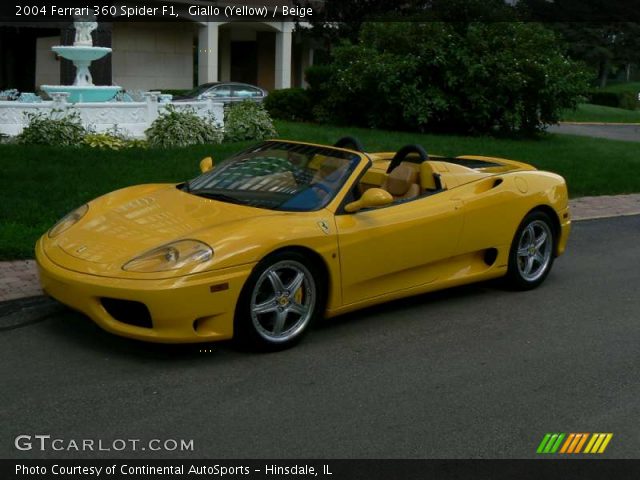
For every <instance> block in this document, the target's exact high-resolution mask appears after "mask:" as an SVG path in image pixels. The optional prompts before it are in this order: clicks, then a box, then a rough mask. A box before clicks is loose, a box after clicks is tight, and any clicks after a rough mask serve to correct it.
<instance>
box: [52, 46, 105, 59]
mask: <svg viewBox="0 0 640 480" xmlns="http://www.w3.org/2000/svg"><path fill="white" fill-rule="evenodd" d="M51 50H53V51H54V52H56V53H57V54H58V55H60V56H61V57H62V58H66V59H67V60H71V61H72V62H73V61H81V62H93V61H94V60H98V59H100V58H102V57H104V56H105V55H107V54H108V53H110V52H111V49H110V48H109V47H88V46H86V47H85V46H77V45H57V46H55V47H51Z"/></svg>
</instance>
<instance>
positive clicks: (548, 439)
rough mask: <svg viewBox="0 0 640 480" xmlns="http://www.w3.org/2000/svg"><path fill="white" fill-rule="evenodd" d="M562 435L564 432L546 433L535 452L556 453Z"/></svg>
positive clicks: (562, 437) (563, 435)
mask: <svg viewBox="0 0 640 480" xmlns="http://www.w3.org/2000/svg"><path fill="white" fill-rule="evenodd" d="M564 437H565V434H564V433H547V434H546V435H545V436H544V437H543V438H542V441H541V442H540V445H538V450H537V453H556V452H557V451H558V448H560V444H561V443H562V440H563V439H564Z"/></svg>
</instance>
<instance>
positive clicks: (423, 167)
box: [420, 162, 438, 192]
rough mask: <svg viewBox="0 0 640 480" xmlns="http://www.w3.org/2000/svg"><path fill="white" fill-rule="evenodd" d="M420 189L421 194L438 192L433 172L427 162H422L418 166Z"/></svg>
mask: <svg viewBox="0 0 640 480" xmlns="http://www.w3.org/2000/svg"><path fill="white" fill-rule="evenodd" d="M420 188H421V189H422V191H423V192H425V191H426V192H433V191H435V190H438V185H437V184H436V177H435V172H434V171H433V167H432V166H431V164H430V163H429V162H422V163H421V164H420Z"/></svg>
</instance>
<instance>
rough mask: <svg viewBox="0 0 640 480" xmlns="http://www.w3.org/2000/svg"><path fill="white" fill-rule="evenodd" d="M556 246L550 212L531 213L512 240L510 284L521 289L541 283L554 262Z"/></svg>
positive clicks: (509, 269)
mask: <svg viewBox="0 0 640 480" xmlns="http://www.w3.org/2000/svg"><path fill="white" fill-rule="evenodd" d="M555 245H556V234H555V229H554V227H553V223H552V222H551V219H550V218H549V215H547V214H546V213H545V212H543V211H534V212H531V213H529V214H528V215H527V216H526V217H525V218H524V220H523V221H522V223H520V226H519V227H518V230H517V231H516V234H515V236H514V238H513V242H512V243H511V250H510V252H509V267H508V273H507V279H508V281H509V284H510V285H511V286H512V287H514V288H516V289H518V290H530V289H532V288H535V287H537V286H538V285H540V284H541V283H542V282H543V281H544V279H545V278H546V277H547V275H548V274H549V271H550V270H551V266H552V265H553V260H554V249H555Z"/></svg>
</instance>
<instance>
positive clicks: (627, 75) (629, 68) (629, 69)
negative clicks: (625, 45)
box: [625, 63, 631, 82]
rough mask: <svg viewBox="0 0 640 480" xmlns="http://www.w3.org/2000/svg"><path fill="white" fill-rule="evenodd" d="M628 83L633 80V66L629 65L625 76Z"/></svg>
mask: <svg viewBox="0 0 640 480" xmlns="http://www.w3.org/2000/svg"><path fill="white" fill-rule="evenodd" d="M625 77H626V79H627V82H628V81H629V80H631V64H630V63H627V67H626V75H625Z"/></svg>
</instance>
